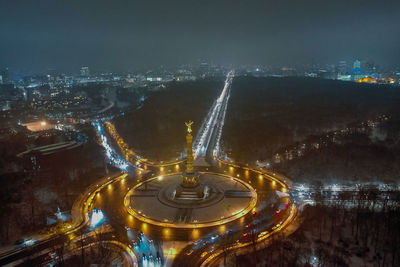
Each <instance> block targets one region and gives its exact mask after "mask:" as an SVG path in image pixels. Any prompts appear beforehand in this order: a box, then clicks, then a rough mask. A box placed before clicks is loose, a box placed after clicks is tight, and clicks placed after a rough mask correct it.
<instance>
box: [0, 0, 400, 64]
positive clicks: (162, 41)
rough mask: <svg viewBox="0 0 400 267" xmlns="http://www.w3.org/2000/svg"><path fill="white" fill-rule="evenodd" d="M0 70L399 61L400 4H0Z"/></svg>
mask: <svg viewBox="0 0 400 267" xmlns="http://www.w3.org/2000/svg"><path fill="white" fill-rule="evenodd" d="M0 10H1V17H0V21H1V23H0V36H1V39H0V68H2V67H6V66H8V67H11V68H16V69H24V70H32V71H41V70H44V69H47V68H56V69H58V70H63V71H76V70H77V69H78V68H79V67H80V66H83V65H87V66H89V67H90V68H91V69H97V70H115V71H121V70H134V69H137V68H142V67H144V68H147V67H154V66H158V65H165V66H175V65H178V64H187V63H196V62H197V60H198V59H205V60H208V61H210V62H214V63H220V64H224V65H229V64H234V65H239V64H264V65H269V64H273V65H274V64H302V63H325V62H328V63H337V61H339V60H354V59H356V58H359V59H363V60H374V61H375V62H377V63H378V64H381V65H393V64H396V63H398V62H400V1H399V0H374V1H373V0H330V1H325V0H319V1H316V0H262V1H244V0H241V1H236V0H230V1H225V0H197V1H192V0H179V1H173V0H172V1H171V0H159V1H151V0H143V1H128V0H125V1H122V0H80V1H75V0H63V1H61V0H46V1H39V0H1V2H0Z"/></svg>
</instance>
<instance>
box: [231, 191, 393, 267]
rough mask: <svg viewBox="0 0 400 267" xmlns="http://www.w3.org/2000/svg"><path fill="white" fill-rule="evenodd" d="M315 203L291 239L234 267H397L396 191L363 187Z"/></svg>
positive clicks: (275, 243)
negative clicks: (250, 265) (251, 265)
mask: <svg viewBox="0 0 400 267" xmlns="http://www.w3.org/2000/svg"><path fill="white" fill-rule="evenodd" d="M315 200H316V203H317V204H316V205H315V206H309V207H307V208H306V209H305V211H304V212H303V213H302V215H301V218H300V219H299V220H300V221H302V223H301V224H300V226H299V228H298V229H297V231H296V232H295V233H294V234H292V235H290V236H284V235H278V236H275V237H274V238H273V239H272V240H271V241H270V243H269V246H268V247H267V248H265V249H263V250H260V251H257V252H256V254H255V255H254V252H253V253H252V254H249V255H246V256H237V257H232V260H233V261H234V262H235V263H236V266H249V261H252V262H253V263H254V260H256V262H257V264H254V265H253V266H321V267H322V266H399V264H400V246H399V242H400V205H399V204H400V193H399V192H384V193H382V192H379V191H377V190H376V189H363V188H361V189H360V190H359V191H358V192H357V193H355V194H349V193H348V192H347V193H346V192H344V193H341V194H339V195H337V196H336V197H331V198H330V200H329V201H326V200H325V201H324V199H323V197H322V195H320V194H317V195H316V196H315Z"/></svg>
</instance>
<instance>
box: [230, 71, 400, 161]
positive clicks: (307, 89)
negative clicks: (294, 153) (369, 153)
mask: <svg viewBox="0 0 400 267" xmlns="http://www.w3.org/2000/svg"><path fill="white" fill-rule="evenodd" d="M382 114H386V115H389V116H392V117H396V118H399V116H400V88H399V87H394V86H389V85H371V84H358V83H352V82H341V81H335V80H320V79H308V78H254V77H238V78H235V80H234V82H233V84H232V93H231V98H230V103H229V106H228V112H227V115H226V122H225V126H224V131H223V140H224V143H225V146H224V147H225V149H226V150H232V153H231V156H232V158H234V159H235V160H238V161H247V162H248V161H249V160H257V159H266V158H270V157H271V156H272V155H273V154H274V153H275V151H276V150H278V149H279V148H281V147H282V146H287V145H289V144H291V143H293V142H296V141H299V140H302V139H303V138H305V137H306V136H308V135H310V134H320V133H323V132H326V131H329V130H333V129H338V128H343V127H345V126H346V125H347V124H348V123H351V122H354V121H363V120H367V119H369V118H375V117H377V116H379V115H382Z"/></svg>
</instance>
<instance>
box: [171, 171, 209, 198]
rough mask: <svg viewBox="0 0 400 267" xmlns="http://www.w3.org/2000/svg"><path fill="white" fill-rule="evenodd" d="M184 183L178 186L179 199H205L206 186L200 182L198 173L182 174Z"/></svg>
mask: <svg viewBox="0 0 400 267" xmlns="http://www.w3.org/2000/svg"><path fill="white" fill-rule="evenodd" d="M182 178H183V179H182V183H181V184H180V185H179V186H178V187H177V188H176V193H175V198H177V199H192V200H196V199H203V197H204V186H203V185H201V184H200V182H199V174H198V173H195V172H193V173H187V172H184V173H183V174H182Z"/></svg>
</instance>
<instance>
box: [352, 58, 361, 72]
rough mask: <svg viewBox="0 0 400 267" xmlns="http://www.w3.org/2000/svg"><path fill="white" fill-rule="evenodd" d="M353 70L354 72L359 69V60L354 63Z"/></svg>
mask: <svg viewBox="0 0 400 267" xmlns="http://www.w3.org/2000/svg"><path fill="white" fill-rule="evenodd" d="M353 69H354V70H357V69H361V62H360V61H359V60H356V61H354V63H353Z"/></svg>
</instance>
